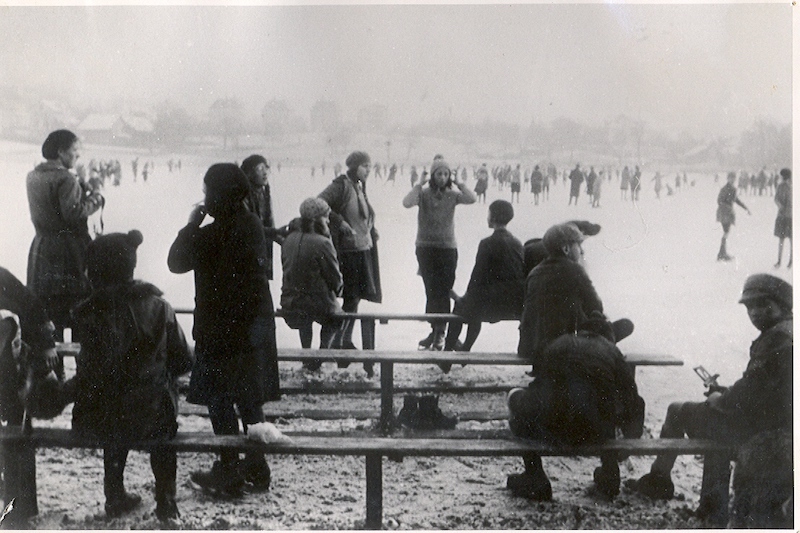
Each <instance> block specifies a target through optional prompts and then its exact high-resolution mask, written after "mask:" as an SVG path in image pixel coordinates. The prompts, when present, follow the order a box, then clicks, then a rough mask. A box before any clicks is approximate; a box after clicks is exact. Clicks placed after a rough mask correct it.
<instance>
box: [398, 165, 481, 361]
mask: <svg viewBox="0 0 800 533" xmlns="http://www.w3.org/2000/svg"><path fill="white" fill-rule="evenodd" d="M477 200H478V197H477V195H476V194H475V193H474V192H473V191H471V190H469V189H468V188H467V186H466V184H465V183H463V182H462V181H461V180H460V179H459V176H458V175H454V174H453V173H452V172H451V170H450V166H449V165H448V164H447V162H446V161H445V160H444V158H443V157H442V156H440V155H437V156H436V157H435V158H434V160H433V164H432V165H431V173H430V181H426V180H425V178H423V180H422V181H421V182H420V183H418V184H417V185H415V186H414V187H412V189H411V191H409V193H408V194H407V195H406V197H405V198H403V207H406V208H411V207H414V206H418V208H419V210H418V212H417V240H416V247H417V262H418V264H419V275H420V276H422V282H423V283H424V284H425V296H426V299H427V303H426V305H425V312H426V313H449V312H450V291H451V290H452V288H453V283H454V282H455V279H456V266H457V264H458V249H457V248H456V236H455V226H454V216H455V209H456V206H457V205H459V204H474V203H475V202H476V201H477ZM446 327H447V323H446V322H444V321H434V322H432V323H431V333H430V334H429V335H428V336H427V337H425V338H424V339H422V340H421V341H420V342H419V348H420V349H424V350H427V349H431V350H443V349H444V343H445V329H446Z"/></svg>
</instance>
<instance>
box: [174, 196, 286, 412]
mask: <svg viewBox="0 0 800 533" xmlns="http://www.w3.org/2000/svg"><path fill="white" fill-rule="evenodd" d="M262 228H263V226H262V224H261V221H260V220H259V219H258V217H257V216H256V215H254V214H253V213H250V212H248V211H247V210H246V209H245V208H244V206H241V208H240V209H238V210H236V211H235V212H234V213H232V214H230V215H228V216H224V217H219V218H217V219H216V220H214V222H212V223H211V224H208V225H206V226H203V227H198V226H196V225H194V224H188V225H187V226H186V227H184V228H183V229H182V230H180V231H179V232H178V236H177V238H176V239H175V242H173V243H172V247H171V248H170V250H169V257H168V259H167V263H168V265H169V269H170V271H171V272H175V273H184V272H189V271H190V270H193V271H194V282H195V310H194V328H193V330H192V333H193V335H194V339H195V343H196V357H197V360H196V362H195V365H194V368H193V369H192V378H191V380H190V383H189V393H188V395H187V397H186V399H187V401H189V402H191V403H195V404H200V405H208V403H209V402H210V401H212V400H213V399H214V398H218V397H219V396H220V395H229V396H230V397H232V398H233V399H234V401H236V402H239V403H248V404H253V403H258V404H259V405H260V404H262V403H263V402H266V401H274V400H278V399H280V385H279V376H278V353H277V349H276V346H275V310H274V307H273V304H272V295H271V293H270V290H269V282H268V281H267V274H266V265H267V252H266V239H265V236H264V230H263V229H262Z"/></svg>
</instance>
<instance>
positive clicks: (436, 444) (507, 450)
mask: <svg viewBox="0 0 800 533" xmlns="http://www.w3.org/2000/svg"><path fill="white" fill-rule="evenodd" d="M0 443H2V446H3V453H4V459H5V465H6V474H5V476H6V479H5V483H6V494H7V495H9V497H10V498H14V499H15V500H14V501H15V506H14V511H13V513H17V515H16V516H17V517H19V518H17V520H21V521H22V523H23V524H24V520H25V519H26V518H27V517H30V516H33V515H35V514H37V513H38V505H37V498H36V449H38V448H94V449H96V448H102V445H101V444H100V443H97V442H93V441H88V440H85V439H79V438H77V437H76V436H75V435H73V434H72V432H71V431H69V430H66V429H49V428H36V429H33V430H32V431H31V432H30V434H25V433H24V432H23V431H21V428H19V427H5V428H2V430H0ZM165 445H166V446H168V447H170V448H172V449H174V450H176V451H177V452H201V453H219V452H221V451H223V450H230V451H236V452H246V451H254V450H260V451H263V452H264V453H268V454H275V455H328V456H364V458H365V461H366V472H365V475H366V522H365V525H366V527H367V528H369V529H380V528H381V526H382V522H383V458H384V457H388V458H391V459H394V460H398V459H400V458H402V457H414V456H425V457H427V456H447V457H452V456H473V457H506V456H522V455H524V454H527V453H536V454H539V455H541V456H545V457H546V456H599V455H600V454H601V453H603V452H607V451H619V452H621V453H625V454H628V455H656V454H659V453H664V452H670V453H675V454H678V455H687V454H690V455H704V454H706V453H709V452H725V453H731V452H732V449H731V447H729V446H727V445H724V444H720V443H716V442H713V441H706V440H696V439H652V440H632V439H631V440H627V439H623V440H614V441H608V442H606V443H603V444H598V445H589V446H579V447H554V446H551V445H548V444H545V443H542V442H534V441H527V440H521V439H514V438H487V439H476V438H470V439H450V438H424V437H420V438H409V437H404V438H387V437H370V438H364V437H359V436H332V435H296V436H292V442H291V443H289V444H262V443H256V442H253V441H249V440H247V439H245V438H244V437H242V436H223V435H211V434H207V433H179V434H178V435H177V437H176V438H175V439H173V440H171V441H168V442H167V443H166V444H165V443H163V442H158V443H156V442H137V443H132V444H131V445H130V447H131V449H134V450H142V451H148V450H151V449H153V448H154V447H156V446H165ZM15 523H17V524H19V522H16V521H15ZM715 525H717V526H719V525H722V526H724V525H725V524H715Z"/></svg>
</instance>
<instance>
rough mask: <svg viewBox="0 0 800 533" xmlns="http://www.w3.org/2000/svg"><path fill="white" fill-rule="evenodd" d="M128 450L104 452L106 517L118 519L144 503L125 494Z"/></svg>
mask: <svg viewBox="0 0 800 533" xmlns="http://www.w3.org/2000/svg"><path fill="white" fill-rule="evenodd" d="M127 458H128V450H126V449H121V448H114V447H109V448H105V449H104V450H103V493H104V495H105V497H106V504H105V510H106V517H108V518H117V517H119V516H122V515H123V514H125V513H128V512H130V511H132V510H134V509H135V508H136V507H138V506H139V504H140V503H142V498H141V496H137V495H136V494H129V493H128V492H125V485H124V483H123V473H124V471H125V463H126V461H127Z"/></svg>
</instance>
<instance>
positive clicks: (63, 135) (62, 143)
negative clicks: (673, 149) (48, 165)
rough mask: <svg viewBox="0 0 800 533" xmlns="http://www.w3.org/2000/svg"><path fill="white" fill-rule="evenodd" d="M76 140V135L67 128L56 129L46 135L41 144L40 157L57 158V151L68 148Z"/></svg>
mask: <svg viewBox="0 0 800 533" xmlns="http://www.w3.org/2000/svg"><path fill="white" fill-rule="evenodd" d="M77 140H78V136H77V135H75V134H74V133H72V132H71V131H69V130H56V131H54V132H52V133H51V134H50V135H48V136H47V139H45V140H44V143H43V144H42V157H44V158H45V159H50V160H52V159H58V152H60V151H61V150H69V148H70V147H71V146H72V145H73V144H74V143H75V141H77Z"/></svg>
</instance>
